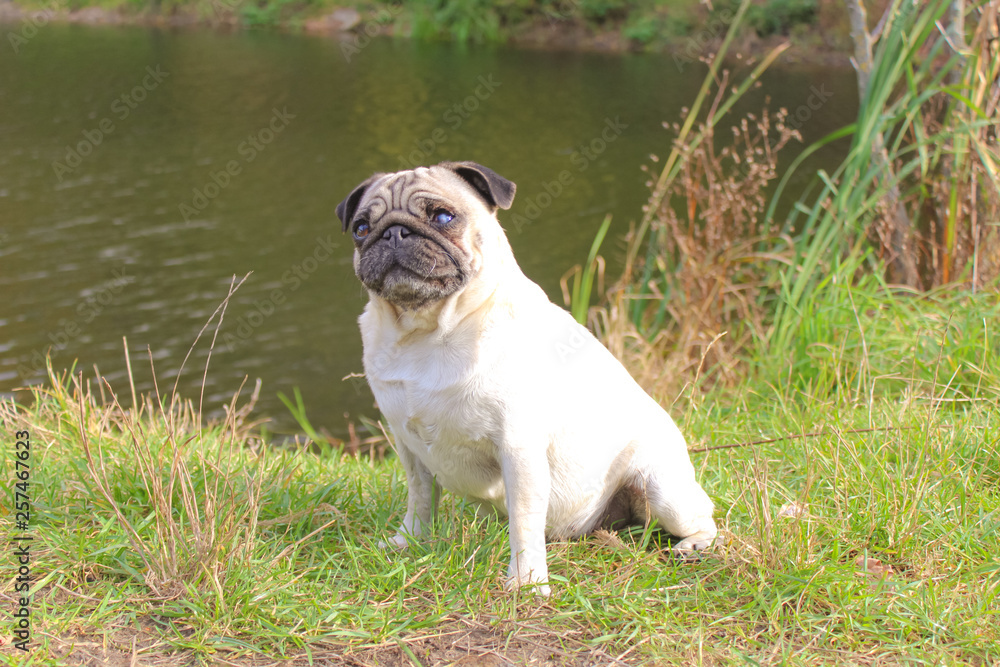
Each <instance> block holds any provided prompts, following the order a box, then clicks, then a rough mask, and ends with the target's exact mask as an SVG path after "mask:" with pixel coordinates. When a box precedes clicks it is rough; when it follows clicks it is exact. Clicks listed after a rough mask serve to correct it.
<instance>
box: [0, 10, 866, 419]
mask: <svg viewBox="0 0 1000 667" xmlns="http://www.w3.org/2000/svg"><path fill="white" fill-rule="evenodd" d="M19 29H20V26H17V25H7V26H0V32H3V34H4V35H6V34H7V33H8V32H10V31H17V30H19ZM703 73H704V70H703V69H701V68H699V67H695V66H688V67H686V68H684V70H683V71H680V70H679V69H678V67H677V65H676V64H675V62H674V60H673V58H672V57H670V56H656V55H598V54H579V53H553V52H543V51H518V50H513V49H501V48H475V49H473V48H460V47H456V46H453V45H448V44H415V43H410V42H406V41H392V40H376V41H373V42H372V43H371V44H369V45H368V46H366V47H365V48H363V49H362V50H361V51H360V52H359V53H355V54H353V56H352V57H351V58H350V60H349V61H348V59H347V58H345V56H344V54H343V53H342V49H341V45H340V43H338V42H337V41H335V40H328V39H323V38H314V37H305V36H294V35H280V34H270V33H253V32H250V33H239V34H219V33H214V32H207V31H205V32H176V33H175V32H169V31H162V30H148V29H140V28H91V27H80V26H61V25H48V26H44V27H42V28H41V29H39V30H38V33H37V35H35V36H33V37H32V38H31V39H30V40H29V41H28V42H27V43H26V44H22V45H20V48H19V51H18V52H17V53H15V52H14V49H13V47H12V46H11V45H10V43H9V41H8V40H7V39H6V38H5V39H3V40H2V42H0V392H2V393H4V394H6V395H10V394H13V393H15V390H16V388H17V387H23V386H25V385H31V384H36V383H39V382H42V381H43V378H44V372H43V370H42V367H41V364H40V363H39V362H40V360H41V359H42V357H43V355H44V354H45V352H46V350H50V351H51V355H52V359H53V363H54V365H55V366H56V367H57V368H65V367H69V366H70V365H72V364H73V363H74V361H76V362H78V364H77V365H78V368H82V369H84V370H86V372H87V374H88V375H89V376H91V377H92V376H93V374H94V372H93V366H94V364H96V365H97V366H98V368H99V369H100V371H101V373H102V374H104V375H105V377H107V378H108V380H109V381H110V382H111V384H112V386H114V387H115V388H116V390H118V391H121V392H124V393H127V391H128V382H127V376H126V373H125V361H124V360H125V356H124V350H123V343H122V338H123V337H127V339H128V346H129V354H130V358H131V361H132V366H133V369H134V371H135V376H136V380H137V382H138V386H137V389H139V390H140V391H148V390H150V389H151V388H152V380H151V374H150V371H149V361H148V354H147V347H148V348H149V349H150V350H151V351H152V355H153V358H154V360H155V364H156V371H157V377H158V378H159V383H160V387H161V390H162V389H164V387H165V386H169V385H172V384H173V380H174V377H175V376H176V373H177V371H178V368H179V366H180V363H181V360H182V359H183V358H184V355H185V354H186V353H187V351H188V349H189V347H190V346H191V344H192V342H193V341H194V340H195V336H196V335H197V333H198V331H199V330H200V329H201V328H202V326H203V325H204V323H205V321H206V320H207V319H208V317H209V316H210V315H211V314H212V313H213V311H214V310H215V309H216V307H217V306H218V305H219V303H220V302H221V301H222V300H223V298H224V297H225V296H226V294H227V291H228V287H229V284H230V280H231V278H232V276H233V275H234V274H235V275H238V276H242V275H244V274H245V273H247V272H249V271H252V272H253V274H252V275H251V277H250V278H249V279H248V280H247V282H246V284H244V285H243V287H242V288H241V289H240V290H239V292H238V293H237V294H236V295H235V296H234V297H233V299H232V301H231V302H230V305H229V309H228V311H227V313H226V319H225V322H224V324H223V327H222V329H221V330H220V332H219V339H218V340H217V341H216V345H215V350H214V352H213V354H212V359H211V369H210V372H209V375H208V381H207V385H206V396H205V406H206V410H207V411H208V412H210V413H213V414H218V412H219V410H220V408H221V406H222V405H223V404H224V403H228V401H229V399H230V397H231V396H232V393H233V391H234V390H235V389H236V388H237V387H238V386H239V384H240V382H241V381H242V380H243V378H244V377H245V376H246V377H249V384H250V385H252V383H253V381H254V379H256V378H261V379H262V381H263V391H262V396H261V401H260V403H259V407H258V413H259V415H260V416H267V417H273V418H275V420H276V421H275V424H274V425H275V427H276V428H277V429H278V430H291V429H293V428H294V423H293V422H292V420H291V418H290V416H289V415H288V413H287V411H286V410H285V408H284V406H283V405H282V404H281V403H280V402H279V400H278V399H277V393H278V392H284V393H286V394H291V391H292V388H293V387H299V388H300V389H301V390H302V393H303V395H304V397H305V402H306V406H307V408H308V414H309V415H310V417H311V418H312V420H313V421H314V423H315V424H317V425H322V426H326V427H327V428H329V429H330V430H331V431H333V432H335V433H342V432H343V431H344V429H345V423H346V422H345V419H344V415H345V414H349V415H351V416H352V417H356V416H357V415H359V414H366V415H369V416H373V415H374V412H375V411H374V410H373V408H372V398H371V395H370V394H369V392H368V390H367V388H366V387H365V386H364V383H363V381H360V380H357V379H355V380H346V381H344V380H342V378H344V377H345V376H347V375H348V374H350V373H352V372H360V371H361V343H360V339H359V335H358V332H357V325H356V319H357V316H358V315H359V314H360V312H361V310H362V307H363V306H364V303H365V295H364V293H363V291H362V289H361V288H360V285H359V283H358V282H357V280H356V279H355V278H354V275H353V272H352V269H351V247H352V246H351V243H350V241H349V239H347V238H343V237H341V234H340V227H339V222H338V221H337V219H336V216H335V215H334V207H335V205H336V204H337V202H339V201H340V200H341V199H342V198H343V197H344V196H346V195H347V193H349V192H350V190H351V189H352V188H353V186H354V185H356V184H357V183H358V182H359V181H361V180H362V179H363V178H365V177H366V176H368V175H369V174H370V173H372V172H374V171H390V170H395V169H397V168H400V166H401V165H408V164H432V163H435V162H438V161H440V160H475V161H478V162H481V163H483V164H485V165H487V166H489V167H491V168H493V169H495V170H496V171H498V172H499V173H501V174H503V175H504V176H506V177H508V178H510V179H511V180H513V181H515V182H516V183H517V184H518V194H517V199H516V200H515V202H514V207H513V209H512V210H511V211H509V212H506V213H504V214H502V215H501V219H502V220H503V221H504V222H505V226H506V227H507V229H508V233H509V235H510V237H511V244H512V245H513V247H514V251H515V253H516V254H517V256H518V258H519V261H520V263H521V266H522V268H523V269H524V270H525V272H526V273H527V274H528V275H529V276H530V277H532V278H533V279H535V280H536V281H537V282H538V283H539V284H541V285H542V287H543V288H544V289H545V290H546V291H547V292H548V293H549V294H550V296H552V297H553V299H554V300H556V301H558V302H561V297H560V291H559V278H560V276H561V275H562V274H563V273H564V272H565V271H566V270H567V269H568V268H569V267H571V266H572V265H573V264H575V263H577V262H579V261H581V260H582V259H583V258H584V257H585V256H586V252H587V249H588V248H589V246H590V242H591V239H592V238H593V234H594V232H595V230H596V229H597V227H598V225H599V224H600V221H601V219H602V218H603V217H604V215H605V214H606V213H612V214H614V220H615V222H614V225H613V227H612V232H611V237H610V238H611V239H614V240H611V241H609V243H607V244H606V247H605V250H604V254H605V255H606V256H608V257H609V260H611V261H612V262H613V261H614V259H615V257H616V256H617V255H618V254H619V253H618V252H617V251H618V249H619V248H620V243H619V242H618V239H619V238H620V236H621V234H622V233H623V232H624V231H625V230H626V229H627V228H628V223H629V221H630V220H633V219H635V218H636V217H637V215H638V214H639V212H640V207H641V205H642V204H643V202H644V201H645V198H646V195H647V190H646V188H645V186H644V181H645V180H646V175H645V174H644V173H643V172H642V171H640V166H641V165H642V164H648V163H649V155H650V154H651V153H656V154H659V155H661V156H664V155H666V154H667V152H668V151H669V142H670V135H669V134H668V133H667V132H666V131H665V130H664V129H663V128H662V122H663V121H670V122H672V121H675V120H677V119H678V118H679V116H680V112H681V108H682V107H683V106H685V105H687V104H690V103H691V102H692V101H693V100H694V98H695V95H696V94H697V90H698V87H699V86H700V84H701V79H702V76H703ZM817 90H821V91H823V93H824V96H827V95H829V96H830V98H829V99H828V100H826V101H825V102H823V103H822V104H817V98H816V97H814V96H813V95H814V93H815V91H817ZM765 96H769V97H770V98H771V108H772V109H777V108H778V107H780V106H785V107H788V108H790V109H792V110H796V109H799V110H800V118H802V121H801V131H802V133H803V135H804V137H805V139H806V141H807V142H808V141H810V140H813V139H816V138H819V137H821V136H823V135H825V134H826V133H828V132H830V131H832V130H834V129H836V128H839V127H841V126H843V125H845V124H847V123H848V122H850V120H851V118H852V115H853V113H854V111H855V108H856V104H857V101H856V94H855V89H854V77H853V73H852V72H851V71H850V70H843V69H828V68H819V67H784V68H781V69H775V70H772V71H771V72H770V73H769V74H768V75H767V76H766V77H765V79H764V80H763V85H762V87H761V88H760V89H759V90H757V91H755V92H754V93H753V94H752V95H750V96H749V97H748V98H747V100H746V102H745V103H744V104H743V105H742V109H741V110H740V112H741V113H742V112H745V111H751V110H752V111H758V112H759V110H760V108H761V107H762V105H763V103H764V98H765ZM811 96H813V97H811ZM810 103H812V104H813V106H814V107H817V108H815V109H809V108H808V104H810ZM602 135H603V136H602ZM791 156H792V152H788V153H787V154H786V155H785V157H784V159H783V162H785V163H786V164H787V162H788V161H789V160H790V158H791ZM837 158H838V154H837V149H830V150H828V151H827V152H826V153H822V154H820V155H819V156H818V157H817V162H816V164H817V165H819V164H832V163H835V161H836V160H837ZM562 172H567V173H566V174H563V181H564V183H568V184H566V185H563V186H562V191H561V192H558V193H556V188H555V187H554V186H553V185H551V184H552V183H553V182H556V181H558V179H559V176H560V173H562ZM567 174H568V177H567ZM553 193H555V194H556V196H551V194H553ZM532 204H533V205H534V207H532V206H531V205H532ZM514 215H520V216H523V217H524V218H525V219H528V218H532V217H533V218H535V220H534V221H533V222H532V223H531V224H527V225H523V226H521V227H520V229H516V228H515V227H516V226H515V225H514V224H512V221H513V219H514V218H513V216H514ZM210 333H211V331H209V334H210ZM207 342H208V340H207V339H205V340H203V342H202V344H200V345H199V347H198V348H197V349H196V350H195V352H194V354H193V355H192V359H191V360H190V361H189V362H188V366H187V367H186V369H185V373H184V375H183V376H182V378H181V381H180V387H181V390H182V391H183V393H185V394H186V395H188V396H191V397H194V398H197V395H198V388H199V387H200V385H201V382H202V380H201V372H202V371H201V369H202V367H203V365H204V362H205V358H206V355H207V353H208V346H207V344H206V343H207ZM22 398H23V396H22Z"/></svg>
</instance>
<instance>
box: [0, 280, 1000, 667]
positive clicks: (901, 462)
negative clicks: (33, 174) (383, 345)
mask: <svg viewBox="0 0 1000 667" xmlns="http://www.w3.org/2000/svg"><path fill="white" fill-rule="evenodd" d="M861 298H862V299H868V297H865V296H864V295H861ZM856 301H857V299H855V302H856ZM915 303H916V302H915ZM922 303H926V302H922ZM865 305H866V308H867V311H865V310H863V311H860V312H859V313H858V316H857V317H856V318H855V324H854V326H853V328H852V327H850V326H847V325H845V326H844V327H843V328H842V329H841V330H840V338H841V340H840V342H839V344H837V345H832V344H829V343H823V342H822V341H820V340H817V341H814V342H813V345H814V346H815V349H816V350H818V352H817V353H816V358H815V362H814V363H815V365H816V370H817V373H818V375H817V376H816V378H821V379H816V378H814V379H813V381H812V382H811V383H805V384H804V383H801V382H795V381H788V382H783V378H782V377H781V376H780V375H772V376H771V377H763V376H761V377H756V378H753V379H749V380H748V381H747V382H746V383H744V384H743V385H741V386H738V387H735V388H732V389H730V390H728V391H727V392H726V394H725V395H722V394H719V395H715V394H708V395H705V396H701V397H700V398H698V399H697V400H684V401H681V402H679V403H678V404H677V405H676V406H675V408H674V409H673V412H674V414H675V416H676V417H677V419H678V422H679V423H680V424H681V426H682V429H683V430H684V431H685V433H687V434H688V437H689V441H690V444H691V446H692V448H693V449H695V450H698V449H702V448H705V447H718V446H720V445H730V444H737V443H744V442H747V441H752V440H760V439H768V438H785V439H782V440H778V441H776V442H771V443H765V444H759V445H754V446H741V447H735V448H724V449H712V450H710V451H695V452H693V453H692V459H693V461H694V463H695V466H696V468H697V469H698V471H699V477H700V479H701V481H702V483H703V484H704V486H705V487H706V489H707V490H708V491H709V493H710V495H711V496H712V497H713V498H714V499H715V502H716V506H717V519H718V521H719V524H720V527H721V529H722V534H723V535H724V537H725V543H724V544H720V545H718V546H716V547H714V548H713V549H712V550H711V551H710V552H709V553H707V554H706V555H705V557H704V558H703V559H701V560H700V561H697V562H691V563H681V562H676V561H673V560H671V559H670V558H669V557H668V556H667V555H666V553H665V552H664V551H662V550H661V549H659V548H657V546H656V544H657V541H656V539H655V537H656V536H655V534H650V533H648V532H645V531H641V530H637V531H634V532H633V533H626V534H621V535H619V536H611V535H605V536H603V537H591V538H588V539H583V540H576V541H572V542H566V543H556V544H550V545H549V564H550V572H551V573H552V575H553V580H554V585H553V596H552V598H551V599H550V600H548V601H542V600H539V599H537V598H535V597H533V596H530V595H525V596H518V595H515V594H509V593H506V592H505V591H504V589H503V574H504V568H505V564H506V562H507V560H508V549H509V547H508V544H507V535H506V528H505V525H504V524H503V523H502V522H497V521H484V520H479V519H476V518H475V515H474V513H473V512H472V510H471V509H470V508H468V507H466V506H465V505H464V503H463V502H462V501H461V500H460V499H457V498H454V497H452V496H451V495H448V494H446V496H445V498H444V501H443V506H442V510H441V512H440V514H439V517H438V523H437V525H436V527H435V530H434V532H433V534H432V535H431V537H429V538H427V539H423V540H421V541H420V542H418V543H417V544H415V545H413V546H412V547H411V548H410V550H409V551H408V552H406V553H396V552H386V551H383V550H381V549H379V548H378V547H377V546H376V543H377V542H378V540H379V539H381V538H383V537H384V536H385V535H386V534H387V533H388V532H389V531H392V530H393V529H394V526H395V525H396V524H397V523H398V521H399V520H400V518H401V516H402V513H403V510H404V505H405V497H406V492H405V478H404V475H403V473H402V470H401V468H400V467H399V465H398V462H396V461H395V460H394V459H389V460H386V461H373V460H371V459H367V458H352V457H346V456H343V457H341V456H336V455H325V456H324V455H317V454H315V453H313V452H312V451H310V449H309V448H307V447H305V446H302V447H278V446H275V445H268V444H265V443H261V442H260V441H259V440H258V439H257V437H256V436H255V431H254V430H253V429H250V428H247V427H246V426H243V425H241V421H242V419H243V418H245V417H246V413H245V412H240V410H239V409H238V408H237V407H236V401H234V403H233V409H232V410H231V415H232V417H231V419H229V420H227V422H226V423H225V424H219V425H216V426H212V427H206V428H201V427H199V423H200V420H199V419H198V418H197V414H196V413H195V410H194V409H193V408H192V407H191V406H190V405H188V406H185V405H183V404H181V403H179V402H174V404H173V408H171V407H170V406H169V403H168V404H167V408H166V409H165V410H161V409H159V408H157V407H156V404H155V401H151V400H150V401H145V402H143V401H142V400H141V398H139V399H137V400H136V403H135V407H133V404H132V401H131V399H130V398H129V399H127V400H123V401H111V400H110V396H108V397H107V401H105V402H108V403H111V405H110V407H102V406H101V405H99V404H100V403H101V402H102V401H101V400H100V394H99V392H97V390H96V388H95V389H94V392H93V393H90V392H87V391H86V389H85V388H84V389H83V390H82V391H81V388H80V384H79V382H74V381H73V380H72V379H71V378H70V377H69V376H66V375H64V376H62V377H56V376H53V377H52V378H51V382H50V386H49V388H48V389H46V390H44V391H39V392H38V393H37V396H36V400H35V402H34V403H33V405H32V406H31V407H23V406H22V407H15V406H14V405H12V404H9V403H7V404H3V407H2V420H3V430H4V432H5V433H9V434H11V435H13V432H14V431H16V430H20V429H27V430H29V431H30V432H31V435H32V438H33V440H34V441H35V449H34V450H33V458H32V462H31V465H32V478H31V489H32V494H33V503H34V513H33V517H34V519H33V524H34V525H33V529H32V530H33V533H34V534H35V536H36V538H37V539H36V542H35V543H34V547H33V558H34V560H33V563H32V567H33V572H34V573H35V577H36V583H35V584H34V589H35V594H34V601H33V630H34V634H33V647H32V650H31V651H30V652H29V653H28V654H27V655H26V656H25V655H21V654H20V652H15V651H12V650H10V649H11V647H10V646H9V645H8V646H6V647H4V649H3V650H4V653H3V655H4V656H5V658H4V659H5V660H10V661H12V662H14V663H16V664H37V665H42V664H45V665H49V664H79V663H80V662H82V661H85V660H90V659H94V660H97V661H99V662H112V663H113V662H115V661H118V662H121V663H122V664H126V663H128V661H129V660H130V659H131V656H133V655H136V656H137V659H138V661H139V664H146V663H152V662H154V661H161V662H159V663H157V664H185V665H186V664H198V663H202V664H217V663H219V662H221V661H229V662H232V663H236V664H263V663H265V662H267V660H269V659H271V658H273V659H284V660H289V661H291V664H307V663H308V662H309V661H310V660H311V661H317V662H318V661H323V660H331V661H335V662H338V663H346V664H361V665H381V664H423V665H430V664H438V663H440V664H450V662H451V661H453V660H455V659H457V658H458V657H460V656H462V655H465V654H467V653H472V654H485V653H487V652H489V651H492V652H494V653H495V654H498V655H501V656H504V657H506V658H507V659H509V660H511V661H512V662H513V663H514V664H521V663H525V662H528V661H529V660H530V659H533V658H534V659H541V658H544V659H547V660H551V661H552V662H553V663H554V664H593V663H594V662H597V663H600V664H604V663H609V662H611V661H612V659H613V658H616V659H619V660H620V661H621V662H622V663H625V664H645V663H649V662H651V661H652V662H657V663H677V664H694V663H699V664H730V663H737V662H738V663H743V662H748V663H761V664H778V663H780V664H801V665H811V664H817V663H843V662H852V663H865V664H889V663H893V664H895V663H897V662H899V661H912V662H913V663H933V664H959V663H966V664H968V663H973V664H975V663H980V664H985V663H988V662H992V661H997V660H1000V623H998V620H1000V619H998V614H1000V600H998V594H1000V560H998V557H997V554H1000V538H998V532H1000V531H998V529H1000V417H998V415H1000V409H998V408H1000V405H998V403H1000V398H998V395H997V387H998V386H1000V383H998V382H997V378H998V377H1000V369H998V365H997V355H996V344H995V342H993V341H994V339H993V333H992V331H993V328H994V327H995V325H996V324H998V323H1000V321H998V318H997V316H996V313H993V314H989V315H988V319H987V320H984V323H985V324H988V326H986V328H985V329H981V330H980V331H970V332H968V337H959V336H953V335H952V334H948V335H945V334H946V332H949V331H954V330H955V327H956V326H957V325H958V324H959V323H963V322H966V321H967V320H968V321H974V320H976V319H977V318H981V317H982V315H983V311H982V309H981V303H978V302H975V301H971V300H964V301H962V300H959V299H957V298H956V299H955V300H954V301H952V302H947V306H948V310H949V311H950V316H949V317H947V318H946V317H944V316H943V314H942V316H941V317H940V318H938V319H937V320H935V319H924V320H921V319H919V318H921V317H923V316H924V315H925V314H926V312H925V311H926V309H924V308H923V307H915V308H910V309H909V310H907V306H897V308H899V309H900V312H901V313H903V314H897V316H896V317H895V321H896V322H897V325H899V324H904V322H902V320H901V319H900V318H903V317H906V314H905V313H907V312H908V313H910V315H911V316H912V317H913V319H911V320H910V321H909V324H911V325H913V326H912V327H911V329H910V334H911V336H910V337H911V339H912V340H914V341H920V345H917V346H915V347H913V348H911V353H909V356H903V357H900V358H899V359H898V368H897V373H896V380H895V381H894V382H891V383H888V382H883V381H882V380H881V379H879V378H878V377H877V376H876V373H875V367H876V366H878V364H879V363H880V362H879V361H878V360H879V359H882V358H885V359H889V358H891V357H893V356H894V355H895V354H897V353H898V351H899V350H898V348H897V347H896V343H897V342H898V340H897V339H894V338H893V337H892V336H888V335H887V333H886V332H887V330H890V329H892V326H890V325H886V324H885V322H886V320H887V319H888V320H890V321H892V320H893V319H894V318H886V317H884V316H882V315H881V314H880V313H879V312H876V311H873V310H872V305H873V304H872V303H870V302H869V301H865ZM848 307H849V306H848ZM939 307H940V304H939ZM818 317H822V315H819V316H818ZM920 321H923V322H924V324H923V325H917V324H916V323H917V322H920ZM984 326H985V325H984ZM914 327H915V329H917V330H914ZM904 328H905V327H904ZM884 338H885V339H886V342H885V343H884V344H883V339H884ZM897 338H899V337H897ZM950 338H962V339H963V340H966V341H967V342H968V341H971V340H979V341H981V344H980V345H978V346H976V345H973V347H974V348H975V353H974V354H969V355H965V356H963V355H962V354H958V355H957V356H956V355H955V354H954V350H953V349H952V348H953V347H954V346H955V345H956V344H957V343H956V342H955V341H951V342H949V341H950ZM862 341H864V342H863V343H862ZM941 341H944V345H945V347H942V346H941ZM935 342H936V343H935ZM969 344H970V345H972V343H969ZM935 345H936V347H935ZM916 347H921V349H919V350H917V349H916ZM923 347H926V348H927V349H923ZM833 348H836V349H837V350H839V353H836V354H835V353H833V352H831V350H832V349H833ZM921 355H925V356H926V358H927V359H937V360H938V362H937V364H936V366H935V364H934V363H933V362H932V363H930V364H923V363H922V362H920V361H918V360H917V357H919V356H921ZM954 359H957V360H958V362H957V363H959V364H960V365H961V369H960V371H961V373H959V375H962V376H963V377H965V378H966V379H965V381H964V382H963V384H962V387H963V389H962V391H961V392H960V393H959V392H957V390H956V389H955V387H954V386H951V385H948V383H947V382H941V381H940V380H939V381H935V378H936V377H937V378H944V377H945V376H946V375H948V373H945V372H943V371H942V368H943V367H944V366H946V365H947V364H948V363H952V362H953V360H954ZM862 368H869V369H870V370H869V371H866V372H862V371H861V370H859V369H862ZM903 368H906V369H909V372H910V374H909V375H902V374H901V373H900V372H898V371H900V370H901V369H903ZM822 378H825V380H824V379H822ZM830 378H840V381H830ZM105 391H107V390H105ZM955 399H961V400H955ZM137 408H138V412H137ZM81 424H82V425H83V426H82V427H81ZM869 429H876V430H869ZM855 431H857V432H855ZM805 433H818V434H819V435H815V436H811V437H804V438H803V437H796V436H800V435H802V434H805ZM84 434H85V436H86V437H85V438H84ZM85 441H86V443H85ZM88 448H89V450H90V452H91V461H92V463H89V464H88V457H87V449H88ZM140 461H145V462H147V463H148V465H147V467H146V468H143V467H142V466H140V464H139V462H140ZM102 462H103V463H102ZM144 470H145V473H144V472H143V471H144ZM102 487H103V488H104V489H105V491H102V490H101V488H102ZM790 508H791V509H790ZM787 514H792V515H793V516H784V515H787ZM12 521H13V517H11V516H10V515H9V514H6V513H5V514H4V516H3V518H2V519H0V527H2V529H3V530H4V531H5V532H6V533H7V534H11V533H12V532H13V525H12ZM651 538H654V539H651ZM13 583H14V582H13V581H12V578H5V581H4V583H3V593H4V595H5V599H7V600H10V596H11V594H12V588H13Z"/></svg>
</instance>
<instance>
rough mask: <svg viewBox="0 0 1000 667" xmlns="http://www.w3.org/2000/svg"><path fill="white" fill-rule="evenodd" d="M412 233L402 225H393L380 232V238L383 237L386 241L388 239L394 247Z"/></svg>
mask: <svg viewBox="0 0 1000 667" xmlns="http://www.w3.org/2000/svg"><path fill="white" fill-rule="evenodd" d="M412 233H413V232H411V231H410V230H409V229H407V228H406V227H404V226H403V225H393V226H392V227H389V228H388V229H386V230H385V231H384V232H383V233H382V238H383V239H385V240H386V241H389V243H390V244H391V245H392V246H393V247H396V246H398V245H400V244H401V243H402V242H403V239H405V238H406V237H407V236H409V235H410V234H412Z"/></svg>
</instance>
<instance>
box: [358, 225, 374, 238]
mask: <svg viewBox="0 0 1000 667" xmlns="http://www.w3.org/2000/svg"><path fill="white" fill-rule="evenodd" d="M370 230H371V227H369V226H368V223H367V222H359V223H357V224H356V225H354V238H356V239H363V238H364V237H366V236H368V232H369V231H370Z"/></svg>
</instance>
